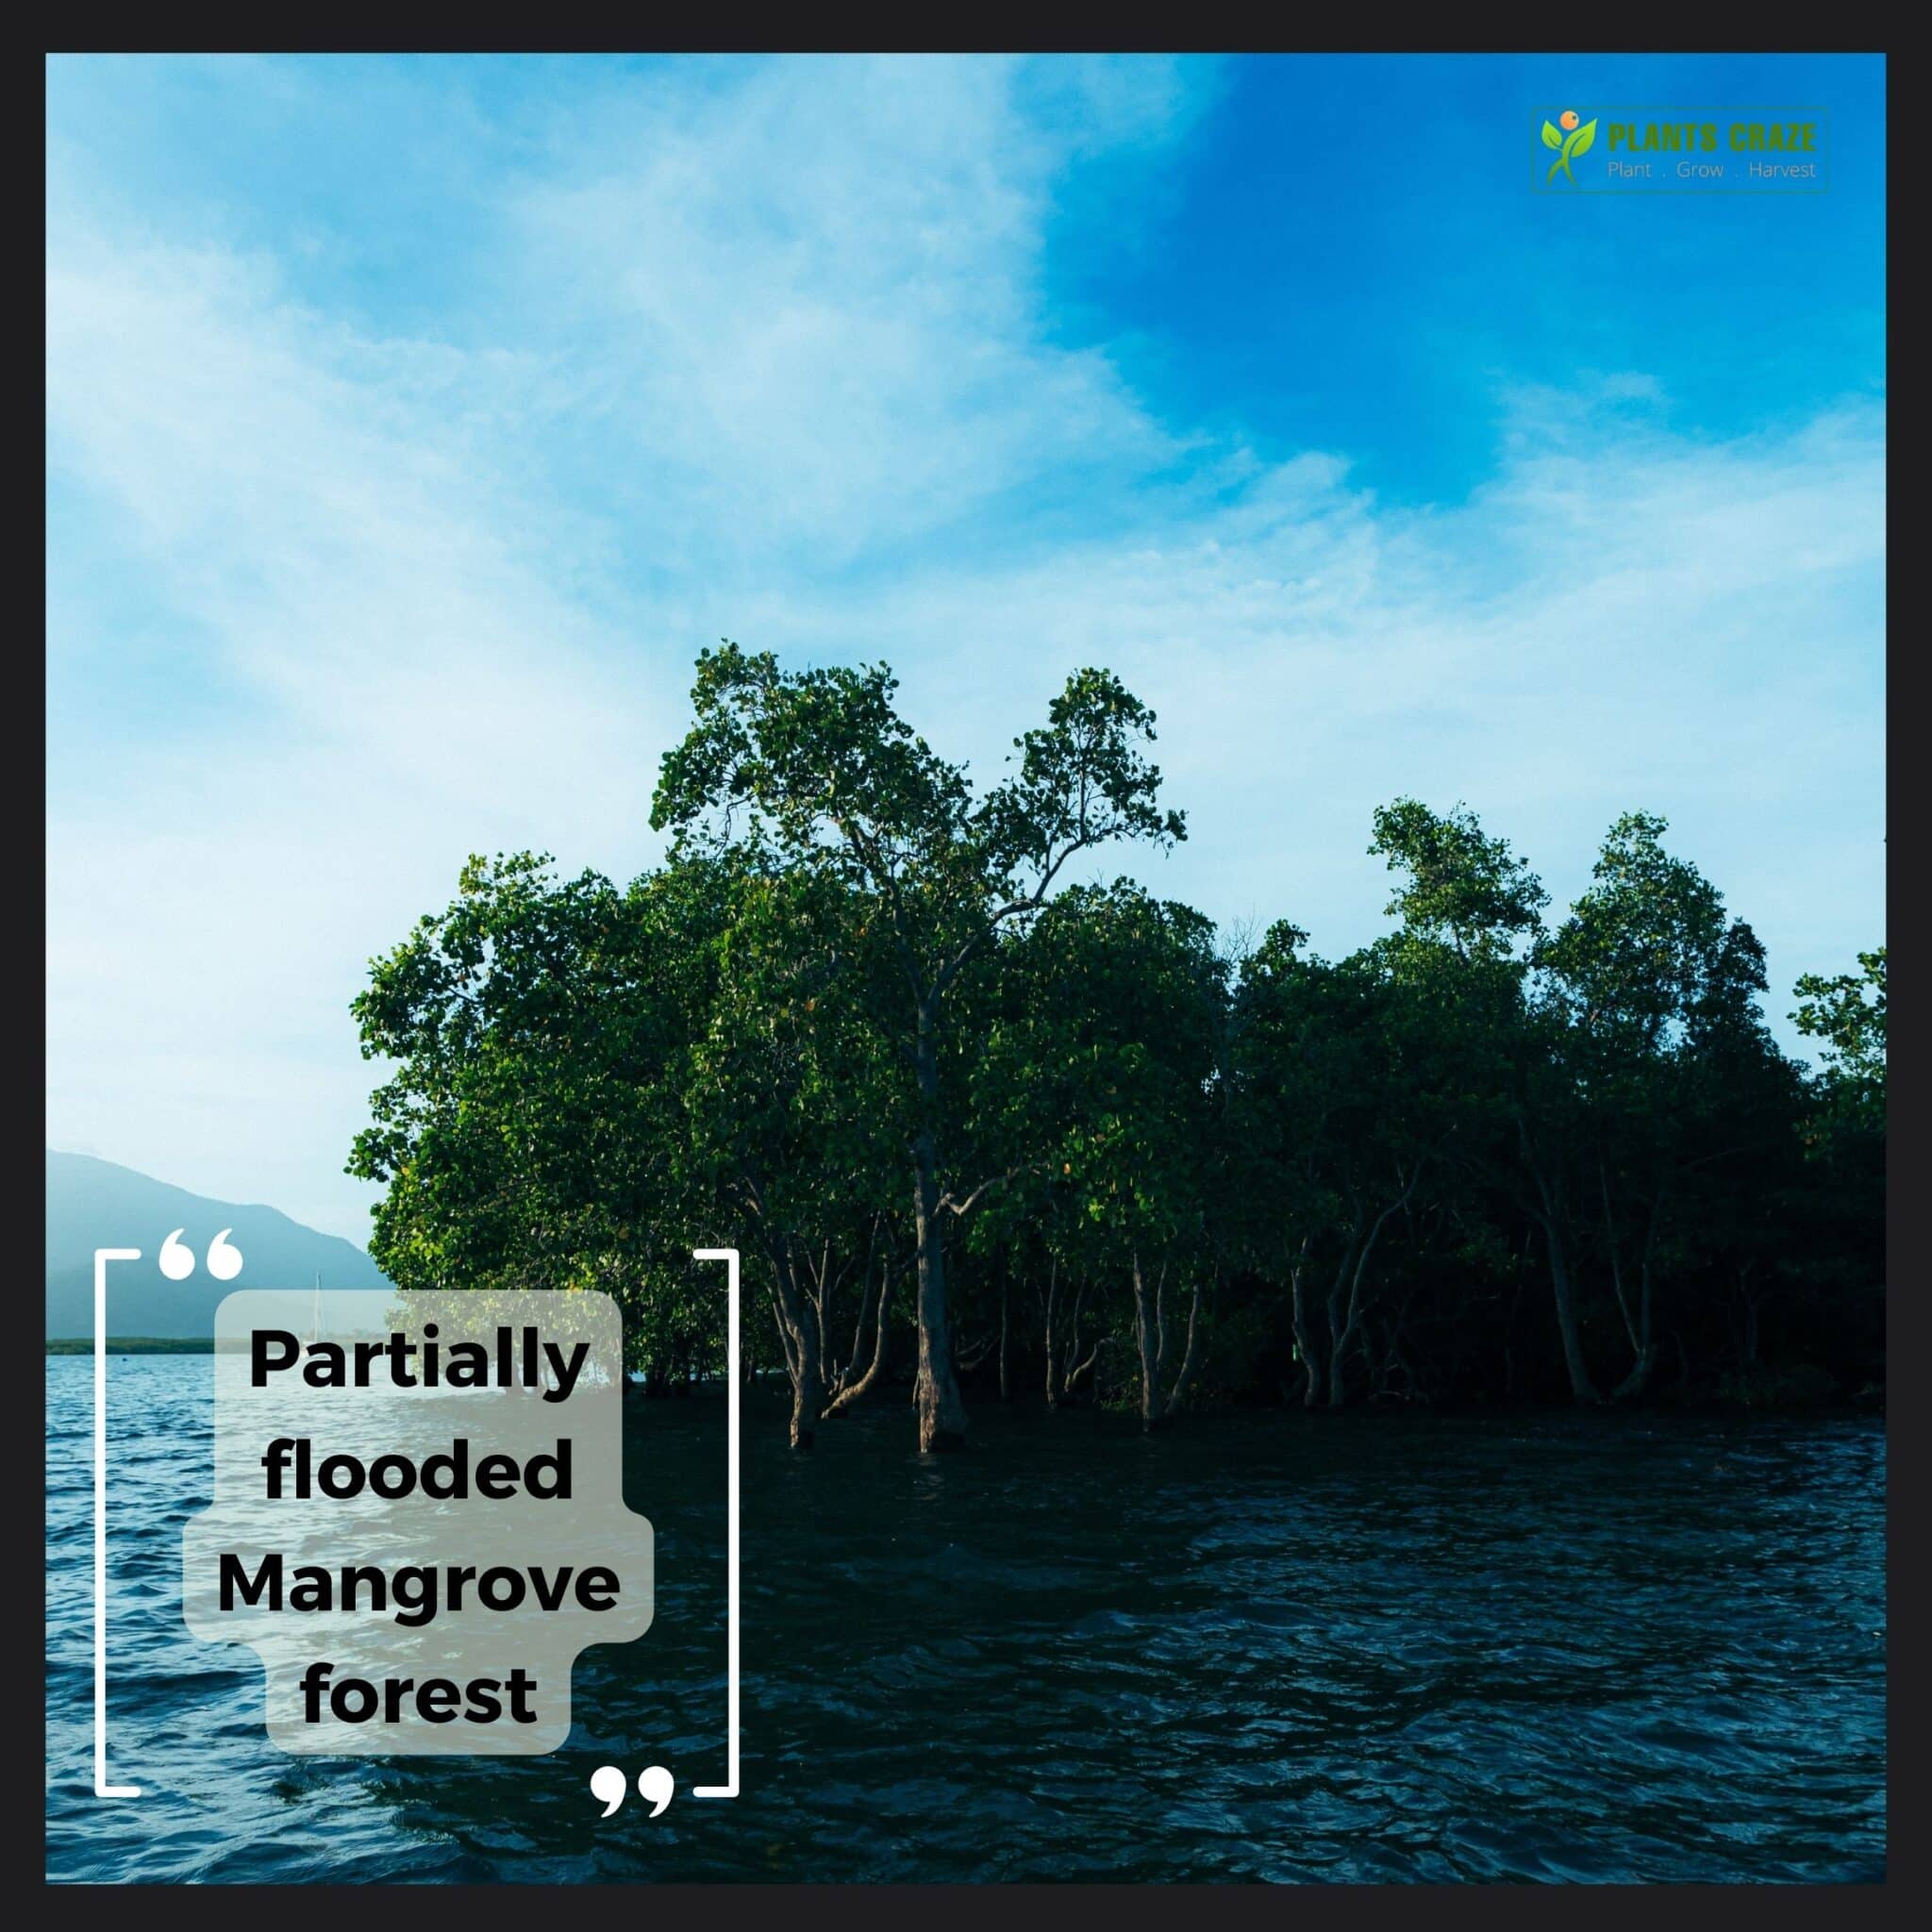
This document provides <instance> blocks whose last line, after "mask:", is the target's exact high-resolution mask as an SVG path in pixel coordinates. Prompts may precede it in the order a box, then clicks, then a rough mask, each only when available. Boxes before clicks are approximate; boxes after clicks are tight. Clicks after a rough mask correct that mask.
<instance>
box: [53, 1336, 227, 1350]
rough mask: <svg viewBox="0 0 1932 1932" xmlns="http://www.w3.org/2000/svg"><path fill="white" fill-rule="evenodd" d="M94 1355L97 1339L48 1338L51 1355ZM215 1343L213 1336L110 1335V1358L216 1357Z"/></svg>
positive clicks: (74, 1337) (82, 1337)
mask: <svg viewBox="0 0 1932 1932" xmlns="http://www.w3.org/2000/svg"><path fill="white" fill-rule="evenodd" d="M93 1352H94V1339H93V1337H92V1335H61V1336H53V1335H50V1336H48V1338H47V1353H48V1354H49V1355H92V1354H93ZM214 1352H215V1340H214V1337H213V1336H212V1335H110V1336H108V1354H109V1355H213V1354H214Z"/></svg>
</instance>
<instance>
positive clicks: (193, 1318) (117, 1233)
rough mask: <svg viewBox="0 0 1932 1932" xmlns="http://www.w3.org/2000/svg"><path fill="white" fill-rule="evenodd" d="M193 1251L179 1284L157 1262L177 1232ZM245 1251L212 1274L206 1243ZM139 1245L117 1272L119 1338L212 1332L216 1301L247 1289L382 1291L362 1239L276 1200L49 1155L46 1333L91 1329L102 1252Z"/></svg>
mask: <svg viewBox="0 0 1932 1932" xmlns="http://www.w3.org/2000/svg"><path fill="white" fill-rule="evenodd" d="M177 1227H178V1228H180V1229H182V1230H183V1233H182V1236H181V1241H182V1244H183V1245H184V1246H186V1247H189V1248H192V1250H193V1251H194V1256H195V1269H194V1273H193V1274H191V1275H189V1277H188V1278H187V1279H186V1280H185V1281H170V1280H169V1279H168V1277H167V1276H166V1275H165V1274H162V1273H161V1271H160V1269H159V1267H158V1265H157V1262H156V1257H157V1256H158V1254H159V1253H160V1249H161V1243H162V1242H163V1241H166V1240H167V1238H168V1236H169V1235H170V1234H172V1233H173V1232H174V1231H175V1228H177ZM223 1228H229V1229H231V1230H232V1232H231V1233H230V1234H229V1236H228V1241H229V1245H230V1246H232V1247H235V1248H238V1249H239V1250H240V1251H241V1254H242V1272H241V1274H238V1275H237V1276H236V1277H235V1279H234V1280H233V1281H217V1280H215V1278H214V1277H213V1276H212V1275H211V1274H208V1267H207V1263H206V1259H205V1257H206V1256H207V1254H208V1243H209V1242H210V1241H213V1240H214V1238H215V1236H216V1235H218V1234H219V1233H220V1232H221V1231H222V1229H223ZM96 1248H139V1249H140V1250H141V1259H140V1260H139V1261H125V1262H118V1263H116V1264H115V1265H114V1267H112V1268H111V1269H110V1270H109V1271H108V1334H110V1335H177V1336H178V1335H193V1336H205V1335H208V1333H210V1332H211V1330H212V1328H213V1325H214V1312H215V1306H216V1304H217V1303H218V1302H220V1300H221V1298H222V1297H223V1296H224V1295H225V1294H227V1293H228V1292H230V1291H232V1290H234V1289H238V1288H307V1287H308V1286H309V1285H310V1283H312V1282H313V1281H314V1280H315V1279H316V1277H317V1276H318V1275H320V1276H321V1279H322V1285H323V1287H324V1288H325V1289H330V1288H381V1287H383V1286H384V1285H385V1277H384V1275H383V1273H382V1271H381V1270H380V1269H379V1268H377V1267H376V1265H375V1262H374V1261H372V1260H371V1259H370V1258H369V1257H368V1256H367V1255H365V1254H364V1253H363V1252H362V1250H361V1249H360V1248H358V1246H357V1245H356V1244H355V1242H354V1241H343V1240H341V1238H340V1237H339V1236H336V1235H332V1234H318V1233H317V1232H316V1231H315V1229H314V1228H312V1227H304V1226H303V1225H302V1224H301V1223H300V1222H298V1221H291V1220H290V1219H289V1217H288V1216H287V1215H286V1214H283V1213H280V1212H278V1211H277V1210H276V1209H275V1208H245V1207H242V1206H241V1205H240V1204H238V1203H235V1202H228V1201H209V1200H207V1199H205V1198H204V1197H203V1196H201V1195H200V1194H191V1193H190V1192H189V1191H187V1190H186V1189H185V1188H171V1187H169V1186H168V1184H167V1183H166V1182H165V1181H157V1180H150V1179H149V1178H148V1176H147V1175H146V1174H136V1173H135V1171H134V1170H133V1169H132V1168H131V1167H117V1166H115V1164H114V1163H113V1162H112V1161H111V1160H96V1159H94V1158H92V1156H91V1155H86V1154H56V1153H55V1152H53V1150H52V1149H51V1148H50V1149H49V1150H48V1153H47V1334H48V1336H49V1337H50V1338H58V1339H65V1338H66V1337H69V1336H78V1335H92V1333H93V1332H94V1250H95V1249H96Z"/></svg>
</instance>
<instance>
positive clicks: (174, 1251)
mask: <svg viewBox="0 0 1932 1932" xmlns="http://www.w3.org/2000/svg"><path fill="white" fill-rule="evenodd" d="M234 1231H235V1230H234V1229H233V1228H232V1227H225V1228H223V1230H222V1231H221V1233H220V1234H218V1235H216V1237H215V1238H214V1240H213V1241H210V1242H209V1243H208V1273H209V1274H212V1275H213V1276H214V1278H215V1279H216V1280H217V1281H233V1280H234V1278H235V1277H236V1275H238V1274H241V1272H242V1250H241V1249H240V1248H238V1247H235V1246H233V1245H232V1244H231V1243H230V1242H229V1240H228V1237H229V1236H230V1235H231V1234H233V1233H234ZM182 1232H183V1231H182V1230H181V1229H180V1228H178V1227H177V1228H176V1229H175V1232H174V1233H173V1234H171V1235H170V1236H169V1237H168V1239H167V1240H166V1241H163V1242H162V1243H161V1253H160V1263H161V1273H162V1274H165V1275H166V1276H167V1277H168V1279H169V1280H170V1281H186V1280H187V1279H188V1277H189V1276H190V1275H191V1274H193V1273H194V1250H193V1249H192V1248H191V1247H189V1246H187V1245H186V1244H185V1243H184V1242H183V1241H182V1240H181V1235H182Z"/></svg>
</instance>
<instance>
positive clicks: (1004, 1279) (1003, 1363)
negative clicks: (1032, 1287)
mask: <svg viewBox="0 0 1932 1932" xmlns="http://www.w3.org/2000/svg"><path fill="white" fill-rule="evenodd" d="M1012 1281H1013V1263H1012V1260H1011V1257H1008V1261H1007V1265H1006V1267H1005V1268H1004V1269H1003V1270H1002V1271H1001V1274H1000V1400H1001V1401H1002V1402H1010V1401H1011V1400H1012V1399H1013V1398H1012V1395H1011V1393H1010V1392H1009V1391H1008V1388H1007V1292H1008V1289H1010V1288H1011V1286H1012Z"/></svg>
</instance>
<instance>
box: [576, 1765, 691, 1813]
mask: <svg viewBox="0 0 1932 1932" xmlns="http://www.w3.org/2000/svg"><path fill="white" fill-rule="evenodd" d="M628 1789H629V1784H628V1781H627V1780H626V1779H625V1774H624V1773H623V1772H622V1771H620V1770H619V1769H618V1768H617V1766H616V1765H614V1764H600V1765H599V1766H598V1767H597V1768H596V1770H595V1771H593V1772H592V1773H591V1797H593V1798H595V1799H596V1800H597V1802H598V1803H599V1804H600V1805H602V1806H603V1807H604V1811H603V1815H604V1816H605V1817H606V1818H608V1817H609V1816H610V1814H611V1813H612V1812H613V1811H615V1810H616V1809H617V1807H619V1806H620V1805H621V1804H623V1803H624V1794H625V1791H626V1790H628ZM673 1790H675V1786H674V1785H673V1784H672V1781H671V1774H670V1773H669V1772H668V1771H666V1770H665V1769H664V1767H663V1766H662V1765H661V1764H651V1765H646V1766H645V1767H644V1769H643V1770H642V1771H641V1772H639V1773H638V1796H639V1797H641V1799H642V1800H643V1801H644V1803H645V1804H647V1805H648V1806H649V1807H651V1816H652V1817H653V1818H656V1817H658V1816H659V1815H660V1814H661V1813H662V1812H663V1809H664V1807H665V1806H667V1805H668V1804H670V1802H671V1793H672V1791H673Z"/></svg>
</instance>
